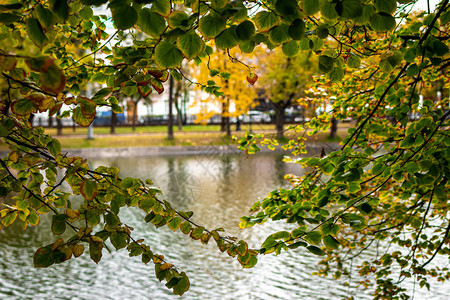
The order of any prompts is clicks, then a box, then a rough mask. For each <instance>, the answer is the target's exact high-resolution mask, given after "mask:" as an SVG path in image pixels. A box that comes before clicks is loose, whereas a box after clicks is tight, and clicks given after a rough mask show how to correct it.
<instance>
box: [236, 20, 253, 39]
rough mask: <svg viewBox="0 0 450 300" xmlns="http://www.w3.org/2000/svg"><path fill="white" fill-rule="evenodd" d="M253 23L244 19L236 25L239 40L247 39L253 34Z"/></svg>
mask: <svg viewBox="0 0 450 300" xmlns="http://www.w3.org/2000/svg"><path fill="white" fill-rule="evenodd" d="M255 32H256V29H255V25H253V23H252V22H251V21H248V20H247V21H244V22H242V23H241V24H239V25H238V26H237V27H236V35H237V37H238V39H240V40H241V41H246V40H249V39H250V38H251V37H252V36H253V35H255Z"/></svg>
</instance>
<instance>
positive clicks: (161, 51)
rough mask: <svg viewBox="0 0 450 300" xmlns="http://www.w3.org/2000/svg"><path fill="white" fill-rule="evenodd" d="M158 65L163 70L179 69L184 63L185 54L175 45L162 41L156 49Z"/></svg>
mask: <svg viewBox="0 0 450 300" xmlns="http://www.w3.org/2000/svg"><path fill="white" fill-rule="evenodd" d="M155 60H156V63H157V64H158V65H159V66H160V67H161V68H163V69H167V68H177V67H179V66H180V65H181V62H182V61H183V53H182V52H181V51H180V50H179V49H178V48H177V47H176V45H175V44H172V43H169V42H167V41H162V42H160V43H159V44H158V46H156V49H155Z"/></svg>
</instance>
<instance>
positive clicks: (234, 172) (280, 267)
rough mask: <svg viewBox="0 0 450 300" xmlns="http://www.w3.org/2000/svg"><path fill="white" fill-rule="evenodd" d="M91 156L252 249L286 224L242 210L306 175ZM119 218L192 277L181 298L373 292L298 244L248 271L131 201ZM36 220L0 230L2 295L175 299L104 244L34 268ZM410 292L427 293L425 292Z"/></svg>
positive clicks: (275, 168)
mask: <svg viewBox="0 0 450 300" xmlns="http://www.w3.org/2000/svg"><path fill="white" fill-rule="evenodd" d="M90 164H91V165H92V166H93V167H96V166H99V165H112V166H116V167H119V168H120V170H121V176H133V177H140V178H143V179H145V178H150V179H153V180H154V182H155V184H156V185H158V186H160V187H161V188H162V190H163V191H164V194H163V198H164V199H168V200H170V201H171V202H172V203H173V205H174V207H176V208H178V209H187V210H192V211H194V212H195V215H194V221H195V222H197V223H199V224H202V225H205V226H208V227H210V228H211V227H224V228H225V229H226V230H227V232H228V234H231V235H235V236H238V237H239V238H242V239H245V240H247V241H248V242H249V244H250V246H253V247H257V246H259V245H260V244H261V242H262V241H263V240H264V238H265V237H266V236H267V235H268V234H269V233H270V232H273V231H275V230H279V229H282V228H283V226H284V225H282V224H270V223H267V224H265V225H263V226H258V227H254V228H251V229H248V230H243V231H242V230H239V229H238V228H237V225H238V223H239V221H238V217H239V216H242V215H245V214H247V211H248V208H249V207H250V206H251V205H252V204H253V203H254V201H255V200H256V199H257V198H258V197H264V196H265V195H266V194H267V193H268V192H269V191H271V190H272V189H274V188H277V187H280V186H282V185H285V184H286V183H285V182H284V180H283V177H284V175H285V174H286V173H293V174H297V175H301V174H302V173H303V170H302V169H301V168H300V167H299V166H297V165H291V164H286V163H284V162H283V161H282V156H281V155H273V154H270V155H269V154H267V155H266V154H263V155H258V156H256V157H251V158H247V157H246V156H243V155H233V156H225V155H215V156H214V155H212V156H211V155H209V156H206V155H204V156H189V157H140V158H132V157H129V158H113V159H91V160H90ZM120 216H121V217H122V218H123V220H125V221H126V222H127V223H128V224H129V225H131V226H133V227H134V228H135V233H134V234H135V236H136V237H137V238H145V239H147V240H148V241H149V243H150V244H151V246H152V248H153V250H155V251H156V252H158V253H162V254H165V255H166V258H167V260H168V261H169V262H173V263H175V264H176V265H177V266H178V267H180V268H181V269H182V270H183V271H185V272H186V273H187V274H188V275H189V276H190V277H191V289H190V291H189V292H188V293H187V294H186V295H185V296H183V297H181V298H182V299H341V298H343V297H347V296H349V295H354V296H355V297H356V299H369V298H370V296H369V292H364V291H363V292H361V291H360V290H356V289H355V288H354V287H347V286H345V285H344V284H343V283H341V282H335V281H334V280H332V279H329V278H319V277H316V276H311V275H310V274H311V272H313V271H314V270H315V269H314V265H315V263H317V261H318V259H317V257H315V256H313V255H312V254H309V253H308V252H304V251H302V250H301V249H299V250H298V251H291V252H288V253H283V254H281V255H280V256H278V257H275V256H264V257H260V260H259V262H258V264H257V266H256V267H255V268H253V269H250V270H246V269H242V268H241V267H240V265H239V263H238V262H237V261H236V260H234V259H231V258H229V257H228V256H227V255H224V254H222V253H220V252H219V250H218V249H217V248H216V247H215V246H214V245H212V244H209V245H206V246H204V245H201V244H200V243H199V242H198V241H192V240H190V239H189V238H186V237H185V236H184V235H183V234H182V233H181V232H176V233H173V232H172V231H171V230H169V229H168V228H161V229H159V230H158V231H156V230H155V229H154V227H153V226H152V225H151V224H145V223H142V222H141V220H142V218H143V216H144V214H143V213H142V212H141V211H139V210H137V209H129V210H122V211H121V212H120ZM41 222H42V223H44V224H41V225H43V226H40V227H39V230H33V229H30V230H27V231H26V232H23V231H22V229H21V228H20V227H19V226H13V227H11V228H8V229H7V230H2V231H0V298H1V299H180V297H178V296H173V295H172V294H171V292H170V291H169V290H167V289H166V288H165V287H164V286H163V285H162V284H160V283H159V282H158V281H157V279H156V278H155V277H154V275H153V270H152V268H153V266H152V265H147V266H146V265H143V264H142V263H141V262H140V260H139V259H137V258H136V259H135V258H129V257H128V255H127V252H126V251H120V252H118V253H113V254H108V253H107V252H105V253H104V254H103V255H104V256H103V259H102V260H101V261H100V263H99V264H98V265H96V264H95V263H94V262H92V261H91V260H90V259H89V258H88V256H87V255H82V256H81V257H79V258H77V259H72V260H70V261H68V262H65V263H63V264H61V265H56V266H52V267H51V268H49V269H34V268H33V263H32V257H33V253H34V250H35V249H36V248H38V247H39V246H42V245H45V244H49V243H50V242H52V239H53V238H52V236H51V234H50V230H49V220H48V219H45V218H43V220H41ZM46 230H47V231H46ZM357 291H358V292H357ZM422 291H423V290H421V292H422ZM422 293H423V292H422ZM444 295H445V291H444V292H443V294H441V295H440V294H436V293H435V294H433V295H432V297H431V296H430V299H440V298H439V296H442V297H443V298H441V299H446V298H445V297H444ZM416 297H419V298H417V299H427V298H426V296H425V294H421V295H420V296H418V294H417V293H416Z"/></svg>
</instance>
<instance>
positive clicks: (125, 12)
mask: <svg viewBox="0 0 450 300" xmlns="http://www.w3.org/2000/svg"><path fill="white" fill-rule="evenodd" d="M111 12H112V18H113V21H114V25H115V26H116V28H117V29H119V30H126V29H129V28H131V27H133V26H134V25H135V24H136V23H137V21H138V13H137V11H136V9H135V8H134V7H132V6H126V5H125V6H119V7H115V8H114V9H112V11H111Z"/></svg>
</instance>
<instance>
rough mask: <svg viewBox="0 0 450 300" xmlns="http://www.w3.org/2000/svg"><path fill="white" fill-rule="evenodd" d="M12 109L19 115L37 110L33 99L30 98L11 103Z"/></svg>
mask: <svg viewBox="0 0 450 300" xmlns="http://www.w3.org/2000/svg"><path fill="white" fill-rule="evenodd" d="M11 111H12V112H13V113H14V114H16V115H19V116H26V115H29V114H30V113H33V112H36V108H35V107H34V104H33V101H31V100H29V99H25V98H24V99H19V100H16V101H14V102H13V103H12V104H11Z"/></svg>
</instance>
